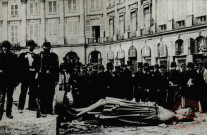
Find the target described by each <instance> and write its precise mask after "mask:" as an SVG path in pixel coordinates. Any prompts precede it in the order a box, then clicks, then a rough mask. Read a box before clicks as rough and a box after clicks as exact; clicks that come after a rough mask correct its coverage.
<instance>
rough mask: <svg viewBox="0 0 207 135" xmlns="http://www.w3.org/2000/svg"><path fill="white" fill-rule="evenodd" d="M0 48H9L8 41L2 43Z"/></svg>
mask: <svg viewBox="0 0 207 135" xmlns="http://www.w3.org/2000/svg"><path fill="white" fill-rule="evenodd" d="M1 46H2V47H5V48H11V46H12V45H11V43H10V42H9V41H3V42H2V44H1Z"/></svg>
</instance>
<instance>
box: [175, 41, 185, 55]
mask: <svg viewBox="0 0 207 135" xmlns="http://www.w3.org/2000/svg"><path fill="white" fill-rule="evenodd" d="M175 53H176V54H175V55H182V54H183V53H184V46H183V40H181V39H179V40H177V41H176V42H175Z"/></svg>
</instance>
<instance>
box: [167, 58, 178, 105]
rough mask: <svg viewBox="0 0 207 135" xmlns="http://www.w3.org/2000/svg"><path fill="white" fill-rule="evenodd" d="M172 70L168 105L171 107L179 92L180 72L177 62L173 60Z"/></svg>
mask: <svg viewBox="0 0 207 135" xmlns="http://www.w3.org/2000/svg"><path fill="white" fill-rule="evenodd" d="M170 67H171V70H170V72H169V91H168V107H169V109H171V108H172V107H173V105H174V104H175V95H176V94H177V93H178V92H179V87H180V72H179V71H177V70H176V67H177V65H176V62H171V66H170Z"/></svg>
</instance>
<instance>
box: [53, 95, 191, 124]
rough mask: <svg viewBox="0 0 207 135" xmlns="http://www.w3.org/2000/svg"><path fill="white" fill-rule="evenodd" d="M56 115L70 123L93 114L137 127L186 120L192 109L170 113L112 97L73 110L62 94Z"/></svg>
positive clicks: (159, 108)
mask: <svg viewBox="0 0 207 135" xmlns="http://www.w3.org/2000/svg"><path fill="white" fill-rule="evenodd" d="M55 113H56V114H57V115H60V116H62V117H66V119H67V120H68V121H70V120H76V119H79V118H80V117H82V116H84V115H87V114H93V115H94V116H95V117H96V118H97V119H99V120H116V121H120V122H124V123H128V124H136V125H137V124H139V125H156V124H159V123H163V122H167V121H168V122H169V121H172V120H173V119H176V120H178V121H179V120H182V119H186V118H187V117H189V116H190V115H192V109H191V108H185V109H182V108H179V109H178V110H176V111H170V110H167V109H165V108H163V107H161V106H158V105H156V103H154V102H145V103H144V102H133V101H129V100H123V99H118V98H111V97H106V98H105V99H100V100H99V101H97V102H96V103H94V104H92V105H90V106H88V107H86V108H71V107H70V102H69V99H68V98H67V96H66V95H65V94H64V93H62V95H61V94H60V95H59V97H58V98H57V101H56V106H55ZM193 114H195V113H193ZM191 118H192V117H191Z"/></svg>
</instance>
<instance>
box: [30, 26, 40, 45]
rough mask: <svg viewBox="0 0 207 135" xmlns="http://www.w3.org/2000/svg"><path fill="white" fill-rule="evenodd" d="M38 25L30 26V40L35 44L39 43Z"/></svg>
mask: <svg viewBox="0 0 207 135" xmlns="http://www.w3.org/2000/svg"><path fill="white" fill-rule="evenodd" d="M38 29H39V28H38V23H30V25H29V38H30V39H33V40H34V41H35V42H37V41H38V35H39V34H38Z"/></svg>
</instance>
